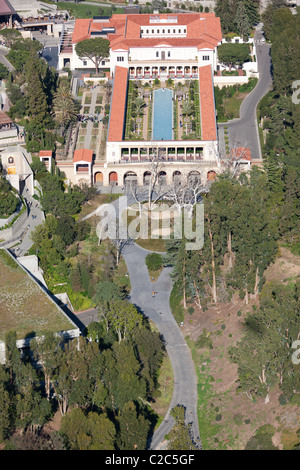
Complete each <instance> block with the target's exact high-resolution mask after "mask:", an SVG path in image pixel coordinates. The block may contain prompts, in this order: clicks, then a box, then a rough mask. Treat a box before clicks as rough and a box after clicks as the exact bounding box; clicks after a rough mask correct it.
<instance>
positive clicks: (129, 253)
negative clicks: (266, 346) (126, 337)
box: [123, 244, 200, 449]
mask: <svg viewBox="0 0 300 470" xmlns="http://www.w3.org/2000/svg"><path fill="white" fill-rule="evenodd" d="M146 256H147V252H146V251H145V250H143V249H141V248H140V247H138V246H137V245H136V244H130V245H126V247H125V249H124V251H123V257H124V259H125V262H126V265H127V268H128V272H129V277H130V282H131V286H132V289H131V299H130V301H131V302H132V303H133V304H134V305H136V306H137V307H138V309H139V310H140V311H141V312H142V313H143V314H144V315H145V316H147V317H148V318H149V319H150V320H152V321H153V322H154V323H155V324H156V326H157V328H158V329H159V332H160V333H161V335H162V337H163V340H164V342H165V346H166V350H167V353H168V355H169V358H170V361H171V364H172V368H173V373H174V392H173V396H172V400H171V403H170V408H169V410H168V413H167V415H166V416H165V419H164V420H163V422H162V423H161V425H160V426H159V428H158V429H157V431H156V432H155V434H154V436H153V439H152V442H151V449H156V448H157V447H158V446H159V445H160V444H161V443H162V441H163V440H164V436H165V435H166V434H167V433H168V432H169V431H170V430H171V429H172V427H173V424H174V421H173V418H172V417H170V410H171V409H172V408H173V407H174V406H176V405H177V404H180V405H184V406H185V408H186V417H187V422H188V423H190V422H191V423H192V429H193V434H194V438H195V439H197V441H198V442H199V443H200V439H199V427H198V417H197V379H196V373H195V368H194V363H193V360H192V357H191V353H190V350H189V348H188V346H187V344H186V342H185V340H184V338H183V336H182V334H181V331H180V328H179V326H178V324H177V323H176V321H175V319H174V317H173V315H172V312H171V309H170V305H169V298H170V293H171V290H172V280H171V277H170V271H171V270H170V268H164V269H163V271H162V273H161V275H160V276H159V278H158V280H157V281H156V282H155V283H152V282H151V281H150V278H149V274H148V270H147V267H146V264H145V257H146ZM153 291H155V292H157V294H156V296H155V297H154V298H153V297H152V292H153Z"/></svg>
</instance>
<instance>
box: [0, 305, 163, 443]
mask: <svg viewBox="0 0 300 470" xmlns="http://www.w3.org/2000/svg"><path fill="white" fill-rule="evenodd" d="M112 309H114V312H116V311H119V312H120V314H119V317H118V320H117V321H116V316H115V315H110V312H112ZM122 309H123V313H121V310H122ZM128 309H131V311H132V314H131V318H130V327H129V323H128V316H127V313H128V311H127V310H128ZM125 331H126V335H125ZM87 338H89V341H88V340H87V339H86V338H85V337H80V338H78V339H75V340H72V341H70V342H68V343H67V344H62V343H61V340H60V337H59V336H57V335H53V334H52V333H49V332H47V331H46V332H45V333H44V335H43V336H42V337H41V338H39V339H33V340H32V341H31V343H30V350H28V351H27V354H25V355H23V356H22V357H21V355H20V353H19V351H18V350H17V348H16V345H15V341H16V336H15V333H14V332H11V333H8V334H7V336H6V358H7V361H6V364H5V366H3V365H1V366H0V391H1V393H0V396H1V398H0V412H1V421H0V440H1V441H2V442H4V444H5V446H6V447H5V448H7V449H28V448H29V449H40V448H42V449H48V448H51V449H56V450H59V449H68V450H114V449H126V450H135V449H137V450H142V449H146V448H147V445H148V440H149V438H150V437H151V433H152V431H153V427H154V425H155V423H156V421H157V416H156V415H155V414H153V412H152V411H151V408H150V407H149V403H150V402H151V401H152V400H154V398H155V396H156V394H157V393H159V392H158V391H157V374H158V371H159V368H160V365H161V361H162V357H163V349H164V347H163V343H162V341H161V339H160V337H159V334H158V333H156V332H154V331H152V330H151V329H150V325H149V323H148V322H147V321H146V320H145V319H144V317H143V316H142V315H141V314H140V313H138V312H137V310H136V309H135V307H133V305H131V304H128V303H127V301H125V300H124V301H120V302H119V303H114V302H112V303H111V304H110V306H109V307H108V311H107V315H106V318H105V319H104V318H102V320H100V322H94V323H92V324H90V326H89V328H88V330H87ZM118 338H119V340H118ZM32 358H34V359H35V360H36V361H38V363H39V364H40V367H39V368H35V367H34V366H33V365H32V360H31V359H32ZM56 412H57V413H58V414H59V415H60V416H61V426H60V429H59V431H58V432H51V431H49V428H47V427H46V424H47V423H48V422H49V420H50V419H51V418H52V417H53V415H54V413H56ZM29 436H32V439H29Z"/></svg>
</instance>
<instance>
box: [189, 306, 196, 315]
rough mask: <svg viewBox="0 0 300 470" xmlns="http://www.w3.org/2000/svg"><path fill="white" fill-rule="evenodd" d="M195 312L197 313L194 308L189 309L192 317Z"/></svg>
mask: <svg viewBox="0 0 300 470" xmlns="http://www.w3.org/2000/svg"><path fill="white" fill-rule="evenodd" d="M194 311H195V309H194V307H189V308H188V312H189V314H190V315H193V313H194Z"/></svg>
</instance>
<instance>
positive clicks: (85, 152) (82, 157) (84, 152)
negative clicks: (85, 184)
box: [73, 149, 93, 163]
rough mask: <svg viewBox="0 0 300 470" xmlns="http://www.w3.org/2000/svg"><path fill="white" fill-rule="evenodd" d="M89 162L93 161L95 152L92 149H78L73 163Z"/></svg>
mask: <svg viewBox="0 0 300 470" xmlns="http://www.w3.org/2000/svg"><path fill="white" fill-rule="evenodd" d="M81 161H83V162H89V163H91V162H92V161H93V150H90V149H77V150H75V152H74V155H73V162H74V163H75V162H81Z"/></svg>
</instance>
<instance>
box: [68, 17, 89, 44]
mask: <svg viewBox="0 0 300 470" xmlns="http://www.w3.org/2000/svg"><path fill="white" fill-rule="evenodd" d="M91 21H92V20H91V19H88V18H85V19H78V20H76V21H75V27H74V31H73V35H72V43H73V44H76V43H77V42H79V41H83V40H84V39H89V37H90V24H91Z"/></svg>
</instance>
